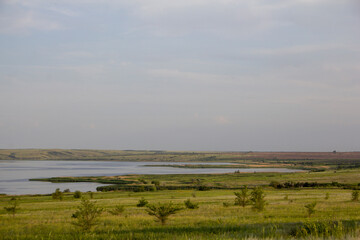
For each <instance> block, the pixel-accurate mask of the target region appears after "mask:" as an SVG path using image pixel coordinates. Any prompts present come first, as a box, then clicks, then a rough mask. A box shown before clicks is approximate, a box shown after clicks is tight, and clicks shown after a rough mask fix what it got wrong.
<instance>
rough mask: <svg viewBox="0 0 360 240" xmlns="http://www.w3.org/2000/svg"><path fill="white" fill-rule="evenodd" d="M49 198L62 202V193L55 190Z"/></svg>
mask: <svg viewBox="0 0 360 240" xmlns="http://www.w3.org/2000/svg"><path fill="white" fill-rule="evenodd" d="M51 196H52V198H53V199H59V200H60V201H62V200H63V198H64V197H63V193H62V192H61V191H60V189H59V188H57V189H56V190H55V192H53V193H52V194H51Z"/></svg>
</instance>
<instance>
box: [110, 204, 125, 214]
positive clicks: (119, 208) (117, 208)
mask: <svg viewBox="0 0 360 240" xmlns="http://www.w3.org/2000/svg"><path fill="white" fill-rule="evenodd" d="M124 210H125V207H124V206H122V205H117V206H115V208H114V209H111V210H108V212H109V213H110V214H112V215H121V214H122V213H123V212H124Z"/></svg>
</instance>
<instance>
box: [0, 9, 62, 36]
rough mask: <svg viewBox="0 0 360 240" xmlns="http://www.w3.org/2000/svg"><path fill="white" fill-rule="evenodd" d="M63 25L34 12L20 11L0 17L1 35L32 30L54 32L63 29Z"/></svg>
mask: <svg viewBox="0 0 360 240" xmlns="http://www.w3.org/2000/svg"><path fill="white" fill-rule="evenodd" d="M61 28H62V26H61V24H59V23H57V22H54V21H51V20H48V19H45V18H42V17H40V16H38V15H37V14H36V13H35V12H34V11H20V12H16V13H7V14H1V15H0V33H3V34H16V33H27V32H28V31H30V30H41V31H49V30H50V31H52V30H58V29H61Z"/></svg>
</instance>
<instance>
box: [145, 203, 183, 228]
mask: <svg viewBox="0 0 360 240" xmlns="http://www.w3.org/2000/svg"><path fill="white" fill-rule="evenodd" d="M146 207H147V209H146V212H147V213H148V214H149V215H151V216H155V217H156V218H157V219H158V220H159V221H160V222H161V225H165V222H166V220H167V219H168V217H169V216H170V215H173V214H175V213H176V212H178V211H180V210H181V209H182V208H181V207H178V206H175V205H173V203H172V202H169V203H158V204H157V205H155V204H148V205H147V206H146Z"/></svg>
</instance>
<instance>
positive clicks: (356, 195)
mask: <svg viewBox="0 0 360 240" xmlns="http://www.w3.org/2000/svg"><path fill="white" fill-rule="evenodd" d="M351 201H354V202H356V201H359V191H358V190H354V191H353V192H352V194H351Z"/></svg>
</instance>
